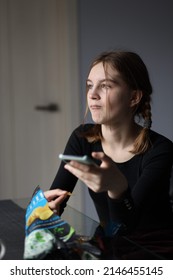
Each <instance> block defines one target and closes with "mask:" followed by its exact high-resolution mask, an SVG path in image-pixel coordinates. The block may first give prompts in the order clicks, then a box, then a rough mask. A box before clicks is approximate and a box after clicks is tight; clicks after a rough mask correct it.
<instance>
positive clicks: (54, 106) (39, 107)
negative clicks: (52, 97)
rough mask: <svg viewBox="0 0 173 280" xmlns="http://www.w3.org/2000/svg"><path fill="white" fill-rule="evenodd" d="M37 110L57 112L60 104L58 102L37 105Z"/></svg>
mask: <svg viewBox="0 0 173 280" xmlns="http://www.w3.org/2000/svg"><path fill="white" fill-rule="evenodd" d="M35 110H38V111H47V112H57V111H59V106H58V104H56V103H49V104H47V105H36V106H35Z"/></svg>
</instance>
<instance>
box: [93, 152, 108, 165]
mask: <svg viewBox="0 0 173 280" xmlns="http://www.w3.org/2000/svg"><path fill="white" fill-rule="evenodd" d="M92 157H93V158H95V159H98V160H100V161H102V162H104V163H109V162H110V158H109V157H108V156H107V155H105V154H104V153H103V152H92Z"/></svg>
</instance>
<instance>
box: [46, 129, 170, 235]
mask: <svg viewBox="0 0 173 280" xmlns="http://www.w3.org/2000/svg"><path fill="white" fill-rule="evenodd" d="M92 125H93V124H85V125H81V126H79V127H78V128H77V129H75V130H74V131H73V133H72V134H71V136H70V138H69V140H68V142H67V145H66V147H65V150H64V154H67V155H89V156H90V155H91V153H92V152H93V151H96V152H98V151H103V149H102V145H101V141H97V142H95V143H89V142H88V141H87V139H86V138H84V137H81V132H83V131H86V130H87V129H90V128H91V126H92ZM150 140H151V143H152V145H151V148H150V149H149V150H148V151H147V152H145V153H144V154H140V155H134V157H132V158H131V159H130V160H128V161H126V162H123V163H115V164H116V165H117V167H118V168H119V169H120V170H121V172H122V173H123V174H124V176H125V177H126V178H127V181H128V190H127V191H126V192H125V193H124V195H123V196H122V198H120V199H112V198H110V197H109V196H108V194H107V192H101V193H95V192H93V191H92V190H90V189H89V193H90V195H91V198H92V199H93V202H94V204H95V207H96V210H97V213H98V216H99V219H100V221H101V223H103V224H106V223H109V222H110V221H113V222H115V223H122V224H123V225H125V226H126V228H127V229H132V230H133V229H134V228H137V229H144V230H150V229H157V228H170V227H172V224H173V216H172V210H171V205H170V197H169V188H170V177H171V169H172V164H173V143H172V142H171V141H170V140H169V139H167V138H166V137H164V136H162V135H160V134H158V133H156V132H154V131H150ZM76 182H77V178H76V177H75V176H74V175H72V174H71V173H70V172H69V171H67V170H66V169H64V163H63V162H62V163H61V164H60V167H59V170H58V172H57V175H56V177H55V179H54V181H53V183H52V186H51V189H55V188H61V189H64V190H67V191H69V192H72V191H73V189H74V187H75V185H76ZM65 205H66V201H65V202H64V203H62V205H61V213H62V212H63V210H64V207H65Z"/></svg>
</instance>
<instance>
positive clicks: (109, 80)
mask: <svg viewBox="0 0 173 280" xmlns="http://www.w3.org/2000/svg"><path fill="white" fill-rule="evenodd" d="M86 82H91V83H92V80H90V79H87V80H86ZM99 82H100V83H103V82H112V83H113V82H114V80H113V79H101V80H99Z"/></svg>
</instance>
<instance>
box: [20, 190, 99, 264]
mask: <svg viewBox="0 0 173 280" xmlns="http://www.w3.org/2000/svg"><path fill="white" fill-rule="evenodd" d="M25 220H26V225H25V235H26V236H25V242H24V259H100V257H101V250H100V249H99V248H98V247H97V246H95V245H93V244H92V242H91V240H90V239H89V238H88V237H85V236H80V235H78V234H77V233H76V232H75V229H74V228H73V227H72V226H71V225H70V224H69V223H68V222H67V221H65V220H63V219H62V218H61V217H60V216H58V215H57V214H56V213H54V212H53V211H52V210H51V209H50V208H49V205H48V201H47V199H46V198H45V196H44V193H43V191H42V190H41V189H40V187H37V188H36V190H35V191H34V193H33V196H32V199H31V201H30V203H29V205H28V207H27V209H26V216H25Z"/></svg>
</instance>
